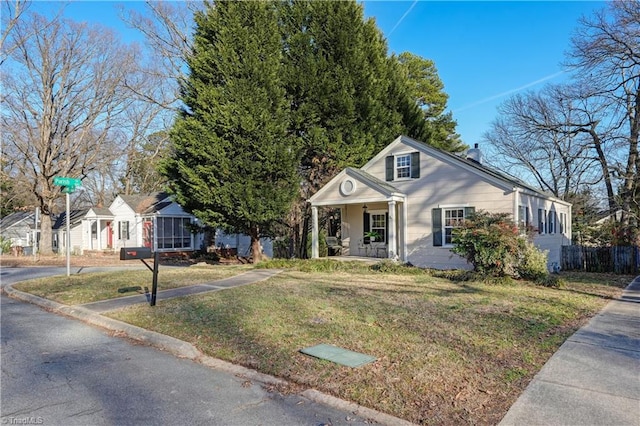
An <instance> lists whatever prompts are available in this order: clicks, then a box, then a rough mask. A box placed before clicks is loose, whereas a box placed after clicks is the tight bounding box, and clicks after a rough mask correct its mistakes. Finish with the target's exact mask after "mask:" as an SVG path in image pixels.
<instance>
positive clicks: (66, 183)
mask: <svg viewBox="0 0 640 426" xmlns="http://www.w3.org/2000/svg"><path fill="white" fill-rule="evenodd" d="M53 184H54V185H55V186H61V187H62V192H64V193H65V194H66V195H67V238H65V240H66V245H67V250H66V251H67V276H70V275H71V212H70V210H69V194H71V193H72V192H73V191H75V190H76V187H77V186H81V185H82V181H81V180H80V179H77V178H70V177H63V176H56V177H54V178H53Z"/></svg>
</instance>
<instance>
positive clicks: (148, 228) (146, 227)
mask: <svg viewBox="0 0 640 426" xmlns="http://www.w3.org/2000/svg"><path fill="white" fill-rule="evenodd" d="M142 245H143V246H145V247H149V248H150V249H152V250H153V221H151V220H145V221H144V223H143V224H142Z"/></svg>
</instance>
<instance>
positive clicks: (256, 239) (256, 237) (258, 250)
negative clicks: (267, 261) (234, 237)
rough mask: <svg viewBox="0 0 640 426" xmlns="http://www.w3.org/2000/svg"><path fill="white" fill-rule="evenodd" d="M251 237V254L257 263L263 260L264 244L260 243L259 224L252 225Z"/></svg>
mask: <svg viewBox="0 0 640 426" xmlns="http://www.w3.org/2000/svg"><path fill="white" fill-rule="evenodd" d="M249 237H251V256H252V257H253V263H254V264H255V263H258V262H260V261H261V260H262V245H261V244H260V232H259V229H258V227H257V226H255V225H254V226H252V227H251V229H250V231H249Z"/></svg>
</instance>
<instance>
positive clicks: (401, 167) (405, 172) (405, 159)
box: [396, 154, 411, 179]
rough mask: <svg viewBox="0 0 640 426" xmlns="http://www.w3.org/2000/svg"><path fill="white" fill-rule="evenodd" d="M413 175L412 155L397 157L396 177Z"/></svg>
mask: <svg viewBox="0 0 640 426" xmlns="http://www.w3.org/2000/svg"><path fill="white" fill-rule="evenodd" d="M408 177H411V155H409V154H407V155H398V156H397V157H396V179H402V178H408Z"/></svg>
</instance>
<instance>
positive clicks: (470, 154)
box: [467, 144, 482, 164]
mask: <svg viewBox="0 0 640 426" xmlns="http://www.w3.org/2000/svg"><path fill="white" fill-rule="evenodd" d="M467 160H471V161H475V162H476V163H478V164H482V151H480V149H479V148H478V144H474V145H473V148H470V149H469V150H468V151H467Z"/></svg>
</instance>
